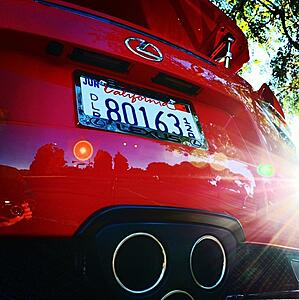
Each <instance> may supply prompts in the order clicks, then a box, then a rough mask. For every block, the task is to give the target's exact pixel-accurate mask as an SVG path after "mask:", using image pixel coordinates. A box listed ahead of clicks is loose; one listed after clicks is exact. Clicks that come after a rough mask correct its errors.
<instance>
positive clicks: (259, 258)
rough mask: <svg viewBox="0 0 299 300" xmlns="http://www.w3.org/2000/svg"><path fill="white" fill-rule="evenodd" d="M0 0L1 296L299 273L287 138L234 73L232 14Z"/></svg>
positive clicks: (127, 295)
mask: <svg viewBox="0 0 299 300" xmlns="http://www.w3.org/2000/svg"><path fill="white" fill-rule="evenodd" d="M1 5H2V9H1V12H0V14H1V18H0V27H1V30H0V35H1V40H2V41H3V42H2V45H1V49H0V51H1V63H0V78H1V96H0V121H1V123H0V124H1V125H0V126H1V127H0V128H1V129H0V135H1V145H2V147H1V150H0V164H1V167H0V180H1V181H0V183H1V187H0V195H1V199H0V201H1V216H0V226H1V227H0V234H1V240H2V244H3V247H1V256H0V257H1V264H2V265H3V268H2V270H1V274H0V278H1V293H2V295H3V297H7V298H9V299H11V298H12V299H25V298H26V297H27V298H29V299H44V298H45V299H50V298H54V299H69V298H72V299H74V298H75V299H77V298H78V299H79V298H80V299H82V298H83V299H95V298H99V299H132V297H134V298H136V299H172V298H175V297H182V298H183V299H185V298H186V299H200V298H203V299H208V298H211V299H220V298H225V297H227V296H229V297H237V296H235V295H241V294H244V295H245V294H246V295H249V294H254V293H264V292H270V293H272V292H279V293H281V292H282V291H290V290H296V288H297V286H298V283H297V278H296V276H297V275H296V274H297V273H296V272H295V271H294V270H297V269H298V266H297V259H299V255H298V253H297V250H295V249H296V248H298V241H297V238H296V237H297V235H296V228H294V227H295V226H294V222H295V221H294V220H295V219H296V209H295V208H296V200H295V195H294V191H293V186H294V182H293V181H292V178H293V173H292V172H293V171H292V172H288V170H289V169H290V168H292V169H294V168H293V165H294V163H293V162H292V160H291V159H290V157H291V155H293V154H292V150H291V144H290V143H288V139H285V140H283V141H282V139H281V135H279V134H281V132H280V131H278V130H277V126H276V127H275V126H272V125H273V124H272V123H273V120H271V118H270V119H269V117H268V118H267V115H266V113H265V109H264V110H263V107H262V105H261V104H259V102H258V101H260V100H261V101H262V99H259V98H258V97H259V96H258V95H256V93H254V92H253V91H252V89H251V87H250V85H249V84H248V83H246V82H245V81H244V80H243V79H241V78H240V77H239V76H237V75H236V71H237V70H238V69H239V68H240V67H241V66H242V64H243V63H245V62H246V61H247V60H248V50H247V43H246V39H245V37H244V36H243V34H242V33H241V31H240V30H239V29H238V28H237V27H236V26H235V25H234V23H233V22H232V21H230V20H229V19H227V18H226V17H225V16H224V15H223V14H222V13H221V12H219V11H218V10H217V9H215V8H214V6H213V5H212V4H211V3H209V2H208V1H189V2H184V1H164V2H162V3H158V2H156V1H151V2H150V1H126V2H124V3H117V1H115V2H114V1H110V2H109V3H97V2H96V1H79V0H78V1H64V2H63V1H21V0H13V1H3V2H2V4H1ZM264 100H265V99H264ZM262 103H263V102H262ZM271 126H272V127H271ZM275 128H276V129H275ZM265 139H270V140H274V141H277V145H279V146H277V147H278V148H279V149H278V148H275V147H274V148H275V149H274V148H273V149H274V150H275V151H272V150H273V149H272V148H269V143H267V142H266V141H265ZM281 149H283V150H281ZM286 153H287V154H286ZM265 165H266V166H267V165H270V169H271V168H272V166H275V167H273V169H274V168H275V174H274V173H273V174H270V175H271V176H267V175H269V174H265V173H263V172H259V171H260V170H261V168H263V166H265ZM278 180H280V182H281V181H282V180H283V181H284V184H283V186H281V187H279V188H278V187H277V181H278ZM290 203H291V204H290ZM291 205H293V206H291ZM280 212H281V213H280ZM287 220H293V221H289V222H286V221H287ZM277 232H279V234H277ZM286 236H287V238H286ZM265 245H266V246H265ZM274 245H276V246H274ZM285 246H287V247H288V248H285ZM291 248H292V249H293V250H291ZM265 249H267V251H265ZM272 250H273V252H271V251H272ZM271 253H275V255H277V257H278V258H279V259H274V258H273V257H276V256H274V255H273V256H272V254H271ZM271 259H272V260H271ZM269 260H270V261H271V270H268V268H267V266H268V265H269ZM279 268H282V269H281V270H283V271H284V272H281V273H280V272H276V271H275V270H280V269H279ZM248 274H249V275H248ZM247 275H248V276H247ZM261 281H262V283H261ZM277 281H279V282H280V284H276V282H277ZM248 297H250V296H248ZM252 297H253V296H252ZM273 297H274V296H273ZM280 297H281V296H280Z"/></svg>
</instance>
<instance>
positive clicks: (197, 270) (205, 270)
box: [190, 235, 226, 290]
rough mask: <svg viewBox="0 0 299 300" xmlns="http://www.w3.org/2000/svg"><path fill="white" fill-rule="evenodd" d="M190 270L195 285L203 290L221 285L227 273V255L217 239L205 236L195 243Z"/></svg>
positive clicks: (191, 254)
mask: <svg viewBox="0 0 299 300" xmlns="http://www.w3.org/2000/svg"><path fill="white" fill-rule="evenodd" d="M190 270H191V274H192V277H193V280H194V281H195V283H196V284H197V285H198V286H200V287H201V288H203V289H206V290H211V289H214V288H216V287H217V286H218V285H219V284H220V283H221V281H222V279H223V277H224V274H225V271H226V254H225V251H224V247H223V246H222V244H221V242H220V241H219V240H218V239H217V238H216V237H214V236H212V235H204V236H202V237H200V238H199V239H198V240H197V241H196V242H195V243H194V245H193V247H192V250H191V253H190Z"/></svg>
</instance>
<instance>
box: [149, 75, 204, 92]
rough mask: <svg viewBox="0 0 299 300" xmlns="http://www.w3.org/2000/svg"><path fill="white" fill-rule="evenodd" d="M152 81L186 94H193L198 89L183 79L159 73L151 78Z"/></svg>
mask: <svg viewBox="0 0 299 300" xmlns="http://www.w3.org/2000/svg"><path fill="white" fill-rule="evenodd" d="M152 81H153V82H154V83H157V84H160V85H163V86H166V87H168V88H170V89H173V90H177V91H179V92H182V93H184V94H187V95H190V96H192V95H195V94H196V93H197V92H198V91H199V87H198V86H196V85H194V84H192V83H189V82H187V81H185V80H182V79H179V78H176V77H172V76H169V75H166V74H164V73H159V74H158V75H157V76H156V77H154V78H153V79H152Z"/></svg>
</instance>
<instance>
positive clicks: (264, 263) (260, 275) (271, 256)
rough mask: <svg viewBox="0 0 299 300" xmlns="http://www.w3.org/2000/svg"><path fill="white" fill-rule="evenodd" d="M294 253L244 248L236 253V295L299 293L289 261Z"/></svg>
mask: <svg viewBox="0 0 299 300" xmlns="http://www.w3.org/2000/svg"><path fill="white" fill-rule="evenodd" d="M295 255H297V256H298V254H297V253H296V252H294V251H291V250H287V249H283V248H278V247H270V246H268V247H266V246H260V245H243V246H241V247H240V248H239V249H238V251H237V258H236V265H235V267H234V269H233V271H232V273H231V277H230V280H229V281H230V285H231V287H230V290H231V291H234V292H235V293H238V292H242V293H243V294H245V293H262V292H272V291H287V290H294V289H298V283H297V281H296V278H295V276H294V274H293V271H292V268H291V265H290V259H291V258H294V256H295Z"/></svg>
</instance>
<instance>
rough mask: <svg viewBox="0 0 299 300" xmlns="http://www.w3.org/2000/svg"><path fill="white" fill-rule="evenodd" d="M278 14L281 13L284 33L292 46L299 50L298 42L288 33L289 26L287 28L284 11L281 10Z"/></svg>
mask: <svg viewBox="0 0 299 300" xmlns="http://www.w3.org/2000/svg"><path fill="white" fill-rule="evenodd" d="M278 13H279V16H280V19H281V24H282V28H283V31H284V33H285V35H286V36H287V38H288V40H289V42H290V44H291V45H292V46H294V48H296V49H297V50H299V43H298V42H297V41H294V40H293V38H292V37H291V35H290V34H289V32H288V29H287V26H286V19H285V12H284V11H283V10H279V11H278Z"/></svg>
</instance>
